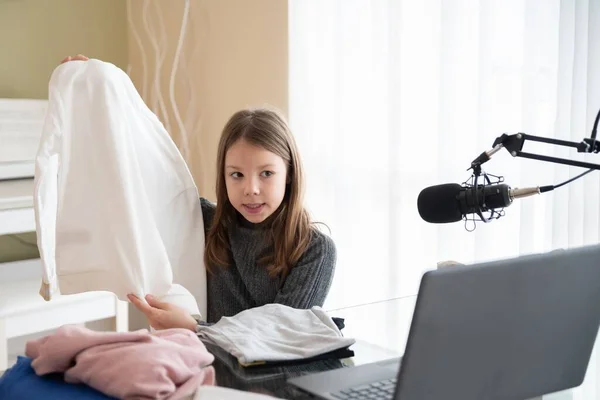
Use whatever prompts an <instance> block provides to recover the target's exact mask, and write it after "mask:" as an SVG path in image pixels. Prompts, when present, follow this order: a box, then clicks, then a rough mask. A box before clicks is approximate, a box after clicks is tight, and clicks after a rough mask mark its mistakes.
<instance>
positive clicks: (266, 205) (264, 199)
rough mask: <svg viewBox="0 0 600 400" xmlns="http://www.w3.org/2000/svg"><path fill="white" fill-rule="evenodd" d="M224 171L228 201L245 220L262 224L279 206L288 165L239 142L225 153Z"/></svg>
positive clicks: (266, 152)
mask: <svg viewBox="0 0 600 400" xmlns="http://www.w3.org/2000/svg"><path fill="white" fill-rule="evenodd" d="M224 172H225V184H226V187H227V197H228V198H229V202H230V203H231V204H232V205H233V207H234V208H235V209H236V210H237V211H238V212H239V213H240V214H242V215H243V216H244V218H246V219H247V220H248V221H250V222H252V223H255V224H257V223H260V222H263V221H264V220H266V219H267V218H268V217H269V216H271V214H273V213H274V212H275V211H276V210H277V208H278V207H279V206H280V205H281V202H282V201H283V197H284V195H285V187H286V182H287V166H286V163H285V161H284V160H283V159H282V158H281V157H279V156H278V155H277V154H274V153H271V152H270V151H268V150H265V149H264V148H262V147H258V146H255V145H252V144H250V143H248V142H246V141H245V140H244V139H241V140H238V141H237V142H235V143H234V144H233V145H232V146H231V147H230V148H229V150H228V151H227V153H226V154H225V171H224Z"/></svg>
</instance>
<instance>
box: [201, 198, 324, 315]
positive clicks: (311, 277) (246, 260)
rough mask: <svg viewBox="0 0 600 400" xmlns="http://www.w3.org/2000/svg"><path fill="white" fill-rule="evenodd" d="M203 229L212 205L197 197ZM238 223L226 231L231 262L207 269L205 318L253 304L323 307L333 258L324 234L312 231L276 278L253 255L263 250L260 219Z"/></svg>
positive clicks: (264, 232)
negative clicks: (303, 247)
mask: <svg viewBox="0 0 600 400" xmlns="http://www.w3.org/2000/svg"><path fill="white" fill-rule="evenodd" d="M200 202H201V204H202V213H203V216H204V231H205V233H207V232H208V229H209V228H210V226H211V224H212V220H213V216H214V213H215V205H214V204H212V203H211V202H209V201H208V200H206V199H204V198H201V199H200ZM244 221H245V220H243V218H240V222H239V223H238V224H237V225H236V226H235V227H233V229H231V231H230V232H229V244H230V248H231V252H230V258H231V260H232V265H230V266H228V267H217V268H213V269H212V271H211V272H209V273H207V286H208V287H207V289H208V310H207V311H208V315H207V322H217V321H218V320H219V319H221V317H223V316H232V315H235V314H237V313H239V312H241V311H244V310H247V309H249V308H253V307H259V306H262V305H265V304H269V303H280V304H285V305H287V306H290V307H294V308H310V307H313V306H323V303H324V301H325V298H326V297H327V293H328V292H329V288H330V286H331V282H332V280H333V274H334V269H335V262H336V249H335V245H334V243H333V241H332V240H331V238H329V236H327V235H325V234H323V233H321V232H319V231H317V230H315V233H314V235H313V238H312V240H311V242H310V244H309V246H308V248H307V250H306V252H305V253H304V255H303V256H302V257H301V258H300V260H299V261H298V263H297V264H296V265H295V266H294V267H292V269H291V270H290V273H289V274H288V276H287V277H286V279H285V282H281V278H279V277H277V278H272V277H270V276H269V274H268V272H267V270H266V268H265V267H262V266H259V265H257V260H258V258H260V256H261V255H264V251H266V250H268V248H267V246H268V242H267V241H266V240H265V237H266V236H265V235H267V234H268V229H267V228H265V227H264V226H262V225H261V224H258V225H253V224H252V223H250V222H247V221H246V222H244Z"/></svg>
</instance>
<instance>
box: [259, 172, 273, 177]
mask: <svg viewBox="0 0 600 400" xmlns="http://www.w3.org/2000/svg"><path fill="white" fill-rule="evenodd" d="M273 174H274V172H273V171H263V172H262V173H261V174H260V176H262V177H265V178H268V177H270V176H271V175H273Z"/></svg>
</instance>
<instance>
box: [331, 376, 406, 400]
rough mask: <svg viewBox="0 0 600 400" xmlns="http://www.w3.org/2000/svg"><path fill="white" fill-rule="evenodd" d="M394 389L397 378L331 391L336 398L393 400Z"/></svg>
mask: <svg viewBox="0 0 600 400" xmlns="http://www.w3.org/2000/svg"><path fill="white" fill-rule="evenodd" d="M394 390H396V378H394V379H386V380H385V381H378V382H373V383H369V384H366V385H360V386H354V387H351V388H349V389H344V390H340V391H339V392H335V393H331V395H332V396H333V397H335V398H336V399H377V400H392V399H393V397H394Z"/></svg>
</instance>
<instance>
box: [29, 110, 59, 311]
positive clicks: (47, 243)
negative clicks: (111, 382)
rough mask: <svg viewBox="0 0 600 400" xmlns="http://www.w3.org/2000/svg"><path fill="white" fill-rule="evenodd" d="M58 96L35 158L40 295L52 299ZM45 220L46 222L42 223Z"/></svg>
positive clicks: (54, 291)
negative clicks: (40, 277) (40, 276)
mask: <svg viewBox="0 0 600 400" xmlns="http://www.w3.org/2000/svg"><path fill="white" fill-rule="evenodd" d="M57 102H58V99H51V100H50V101H49V104H48V112H47V113H46V119H45V121H44V125H43V128H42V135H41V140H40V144H39V149H38V153H37V156H36V160H35V176H34V189H33V190H34V196H33V199H34V213H35V221H36V226H37V227H38V229H37V230H36V233H37V245H38V249H39V251H40V255H41V263H42V285H41V288H40V295H41V296H42V297H43V298H44V299H45V300H50V299H51V298H52V296H54V295H55V294H56V292H57V290H58V282H57V278H56V262H55V258H54V256H55V254H54V253H55V248H56V246H55V238H56V213H57V210H58V164H59V162H60V158H59V153H60V152H59V148H60V141H61V137H60V129H58V121H57V118H58V113H57V112H56V110H57V109H58V108H59V104H57ZM42 221H43V223H42Z"/></svg>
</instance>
